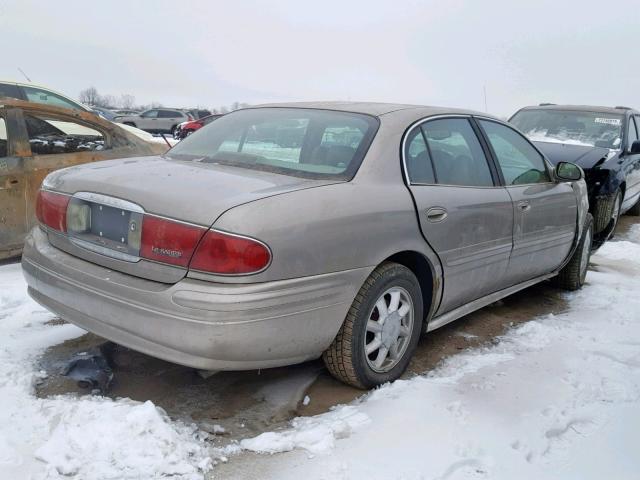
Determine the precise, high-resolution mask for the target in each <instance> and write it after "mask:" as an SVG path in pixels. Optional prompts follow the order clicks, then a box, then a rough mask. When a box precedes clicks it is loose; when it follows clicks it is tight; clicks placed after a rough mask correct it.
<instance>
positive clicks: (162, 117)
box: [158, 110, 186, 131]
mask: <svg viewBox="0 0 640 480" xmlns="http://www.w3.org/2000/svg"><path fill="white" fill-rule="evenodd" d="M185 120H186V118H185V117H184V116H183V114H182V113H181V112H178V111H176V110H160V111H159V113H158V125H159V127H158V128H160V129H162V130H165V131H170V130H171V129H172V127H174V126H175V125H177V124H179V123H181V122H183V121H185Z"/></svg>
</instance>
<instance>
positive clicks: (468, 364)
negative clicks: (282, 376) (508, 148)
mask: <svg viewBox="0 0 640 480" xmlns="http://www.w3.org/2000/svg"><path fill="white" fill-rule="evenodd" d="M629 238H630V239H632V240H633V241H620V242H613V243H608V244H606V245H605V246H604V247H603V248H602V249H600V251H599V252H598V253H597V255H595V256H594V258H593V259H592V263H593V264H594V270H595V271H591V272H589V277H588V283H589V284H588V285H587V286H586V287H585V288H584V289H583V290H582V291H580V292H577V293H572V294H567V300H568V304H569V311H568V312H567V313H565V314H562V315H555V316H554V315H549V316H546V317H543V318H539V319H536V320H532V321H530V322H528V323H525V324H523V325H521V326H519V327H517V328H514V329H512V330H511V331H510V332H509V333H507V334H506V335H504V336H503V337H501V338H500V340H499V342H497V343H496V344H495V345H493V346H491V347H486V348H483V349H475V350H471V351H468V352H464V353H461V354H459V355H455V356H453V357H450V358H449V360H448V361H447V362H445V364H444V365H442V366H441V367H440V368H438V369H437V370H435V371H433V372H431V373H429V374H428V375H425V376H422V377H415V378H412V379H410V380H402V381H397V382H395V383H394V384H392V385H386V386H383V387H382V388H379V389H377V390H375V391H374V392H372V393H370V394H369V395H367V396H366V397H364V398H362V399H361V400H360V401H359V402H356V403H354V404H352V405H349V406H340V407H337V408H335V409H334V410H333V411H331V412H329V413H326V414H323V415H319V416H316V417H312V418H303V419H296V420H294V422H293V423H292V425H291V427H290V428H288V429H286V430H284V431H280V432H269V433H264V434H262V435H260V436H258V437H255V438H253V439H246V440H243V441H242V442H241V446H242V447H243V448H244V449H246V450H251V451H255V452H263V453H274V452H284V451H290V450H294V449H297V450H296V451H294V452H292V453H290V454H284V455H280V456H277V457H273V458H272V459H269V460H263V459H260V458H258V459H257V461H261V462H262V463H263V464H264V465H262V466H261V468H265V469H266V470H265V471H268V472H269V476H270V477H272V478H278V479H289V478H290V479H297V478H302V477H304V478H305V479H315V478H339V479H342V478H344V479H347V478H348V479H360V478H367V479H392V478H393V479H395V478H398V479H400V478H402V479H476V478H477V479H482V478H491V479H508V480H513V479H516V478H517V479H519V480H521V479H536V480H539V479H547V478H559V479H581V480H585V479H603V478H611V479H616V480H626V479H629V480H631V479H634V480H635V479H638V478H640V455H638V451H639V450H638V448H639V447H638V445H640V433H639V432H640V296H639V295H638V292H640V245H639V244H638V242H640V225H636V226H634V229H632V231H631V234H630V237H629ZM232 461H233V460H232Z"/></svg>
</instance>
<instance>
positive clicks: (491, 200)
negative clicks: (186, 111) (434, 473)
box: [22, 103, 593, 388]
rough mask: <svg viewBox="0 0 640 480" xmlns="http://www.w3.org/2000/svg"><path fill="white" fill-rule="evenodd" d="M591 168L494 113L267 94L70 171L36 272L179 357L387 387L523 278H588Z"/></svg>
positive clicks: (46, 187) (158, 352)
mask: <svg viewBox="0 0 640 480" xmlns="http://www.w3.org/2000/svg"><path fill="white" fill-rule="evenodd" d="M588 208H589V206H588V201H587V190H586V184H585V182H584V179H583V172H582V170H581V169H580V168H579V167H578V166H576V165H574V164H571V163H559V164H558V165H557V166H555V167H552V166H551V164H550V163H549V162H548V161H547V160H546V159H545V157H544V155H542V154H541V153H540V151H539V150H538V149H537V148H536V147H535V146H534V145H533V144H532V143H531V142H530V141H529V140H527V138H526V137H525V136H524V135H523V134H521V133H520V132H519V131H518V130H516V129H515V128H514V127H513V126H511V125H509V124H507V123H505V122H502V121H500V120H498V119H496V118H493V117H489V116H487V115H486V114H480V113H474V112H469V111H464V110H454V109H448V108H435V107H420V106H412V105H393V104H378V103H303V104H280V105H275V106H262V107H252V108H246V109H242V110H238V111H235V112H232V113H230V114H228V115H225V116H223V117H221V118H219V119H218V120H216V121H215V122H213V123H211V124H209V125H205V126H204V127H203V128H201V129H199V130H198V131H196V132H194V133H193V134H192V135H190V136H189V137H187V138H185V139H184V140H183V141H182V142H180V143H178V144H177V145H176V146H175V147H173V148H172V149H171V150H170V151H169V152H168V153H167V154H165V155H163V156H157V157H152V158H150V159H146V160H144V159H126V160H111V161H106V162H101V163H99V164H87V165H80V166H77V167H73V168H69V169H65V170H61V171H58V172H53V173H51V174H50V175H49V176H48V177H47V178H46V179H45V180H44V183H43V185H42V189H41V190H40V192H39V195H38V204H37V211H38V218H39V226H37V227H35V228H34V229H33V230H32V231H31V234H30V235H29V237H28V239H27V241H26V244H25V249H24V254H23V256H22V268H23V272H24V275H25V278H26V280H27V283H28V288H29V294H30V295H31V296H32V298H34V299H35V300H36V301H37V302H39V303H40V304H42V305H43V306H45V307H46V308H48V309H49V310H51V311H52V312H55V313H56V314H57V315H59V316H60V317H61V318H63V319H65V320H67V321H69V322H72V323H74V324H76V325H79V326H80V327H82V328H85V329H87V330H89V331H91V332H94V333H96V334H97V335H100V336H102V337H105V338H107V339H110V340H112V341H114V342H116V343H119V344H122V345H125V346H127V347H130V348H133V349H135V350H138V351H141V352H143V353H146V354H149V355H152V356H155V357H159V358H162V359H165V360H168V361H171V362H175V363H179V364H183V365H187V366H191V367H194V368H198V369H205V370H247V369H257V368H268V367H276V366H282V365H289V364H294V363H298V362H303V361H306V360H310V359H314V358H318V357H323V359H324V361H325V364H326V365H327V367H328V369H329V371H330V372H331V373H332V374H333V375H334V376H335V377H337V378H338V379H340V380H342V381H344V382H346V383H348V384H351V385H353V386H356V387H359V388H369V387H372V386H375V385H379V384H381V383H384V382H388V381H392V380H394V379H396V378H398V377H399V376H400V375H401V374H402V372H403V371H404V370H405V368H406V367H407V365H408V363H409V361H410V359H411V357H412V355H413V353H414V351H415V348H416V346H417V344H418V341H419V339H420V335H421V333H422V332H425V331H431V330H434V329H436V328H438V327H441V326H442V325H445V324H447V323H449V322H451V321H453V320H456V319H458V318H460V317H462V316H464V315H466V314H468V313H470V312H472V311H474V310H477V309H478V308H481V307H483V306H485V305H488V304H490V303H492V302H495V301H497V300H498V299H500V298H503V297H505V296H507V295H510V294H512V293H514V292H517V291H519V290H521V289H524V288H526V287H529V286H531V285H534V284H536V283H538V282H542V281H544V280H547V279H553V280H554V281H555V282H556V283H557V284H558V285H559V286H561V287H564V288H567V289H578V288H580V287H581V286H582V284H583V283H584V281H585V276H586V273H587V264H588V262H589V256H590V253H591V245H592V236H593V223H592V218H591V215H590V214H589V213H588Z"/></svg>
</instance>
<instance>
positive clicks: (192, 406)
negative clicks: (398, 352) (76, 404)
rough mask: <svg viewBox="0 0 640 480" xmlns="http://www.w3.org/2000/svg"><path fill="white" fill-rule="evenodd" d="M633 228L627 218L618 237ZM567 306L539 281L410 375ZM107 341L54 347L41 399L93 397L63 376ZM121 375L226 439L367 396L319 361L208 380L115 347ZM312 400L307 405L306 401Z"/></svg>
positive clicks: (128, 386) (45, 362) (447, 336)
mask: <svg viewBox="0 0 640 480" xmlns="http://www.w3.org/2000/svg"><path fill="white" fill-rule="evenodd" d="M632 223H633V221H632V219H631V218H630V217H623V218H622V220H621V223H620V225H619V227H618V235H620V236H624V233H625V231H626V230H627V229H628V228H629V226H630V225H631V224H632ZM565 309H566V303H565V301H564V297H563V293H562V292H561V291H559V290H556V289H555V288H553V287H552V286H551V285H549V284H546V283H545V284H541V285H538V286H535V287H532V288H529V289H527V290H524V291H522V292H520V293H518V294H515V295H513V296H511V297H508V298H507V299H505V300H503V301H500V302H497V303H495V304H493V305H491V306H488V307H486V308H484V309H482V310H480V311H478V312H475V313H473V314H471V315H468V316H466V317H465V318H463V319H460V320H459V321H457V322H454V323H453V324H450V325H448V326H446V327H443V328H441V329H439V330H437V331H435V332H432V333H430V334H429V335H425V336H424V337H423V339H422V340H421V342H420V344H419V347H418V351H417V352H416V355H415V357H414V359H413V361H412V362H411V365H410V367H409V370H408V372H407V373H406V374H405V376H406V377H409V376H412V375H416V374H420V373H424V372H426V371H429V370H430V369H432V368H433V367H434V366H436V365H437V364H438V363H439V362H441V361H442V360H443V359H445V358H446V357H448V356H450V355H453V354H455V353H456V352H459V351H460V350H464V349H466V348H470V347H477V346H480V345H482V344H487V343H490V342H492V341H494V339H495V337H496V336H498V335H500V334H502V333H503V332H504V331H505V330H506V329H508V328H509V327H511V326H513V325H517V324H519V323H523V322H526V321H528V320H530V319H532V318H534V317H536V316H539V315H545V314H550V313H553V314H557V313H560V312H563V311H564V310H565ZM103 342H104V339H101V338H99V337H97V336H95V335H93V334H86V335H84V336H82V337H80V338H78V339H75V340H71V341H68V342H65V343H63V344H61V345H57V346H55V347H52V348H50V349H48V350H47V351H46V352H45V354H44V355H43V356H42V358H41V368H42V369H43V370H45V371H46V372H47V374H48V376H47V377H46V378H45V379H44V380H43V381H42V383H40V384H39V385H38V386H37V394H38V396H41V397H44V396H49V395H56V394H63V393H80V394H84V393H87V391H86V390H83V389H81V388H79V387H78V386H77V385H76V384H75V383H74V382H73V381H71V380H70V379H68V378H66V377H64V376H62V374H61V372H62V370H63V368H64V366H65V364H66V362H67V361H68V359H69V358H70V356H71V355H72V354H74V353H76V352H79V351H85V350H88V349H89V348H91V347H94V346H97V345H100V344H102V343H103ZM112 362H113V367H114V373H115V378H114V382H113V384H112V387H111V388H110V390H109V392H108V393H107V395H108V396H110V397H113V398H117V397H129V398H132V399H135V400H140V401H144V400H151V401H153V402H154V403H155V404H156V405H158V406H160V407H162V408H163V409H165V410H166V411H167V413H168V414H169V415H170V416H171V417H172V418H175V419H182V420H185V421H193V422H196V423H197V424H198V425H199V426H200V427H201V428H202V429H203V430H206V431H210V432H212V433H213V430H214V425H221V426H222V427H223V428H224V429H225V430H226V432H225V434H224V437H223V438H225V439H227V440H232V439H235V438H243V437H247V436H252V435H255V434H258V433H261V432H263V431H265V430H273V429H274V428H277V427H278V426H279V424H282V423H283V422H285V421H287V420H289V419H291V418H293V417H295V416H300V415H315V414H317V413H321V412H325V411H327V410H328V409H329V408H330V407H332V406H333V405H337V404H340V403H346V402H350V401H351V400H353V399H355V398H357V397H358V396H359V395H361V394H362V393H363V392H362V391H360V390H356V389H354V388H351V387H348V386H345V385H343V384H341V383H339V382H338V381H336V380H334V379H333V378H332V377H330V376H329V374H328V373H327V372H326V370H325V369H324V367H323V365H322V362H321V361H320V360H318V361H313V362H308V363H305V364H302V365H296V366H291V367H283V368H275V369H269V370H262V371H248V372H220V373H217V374H215V375H212V376H210V377H208V378H203V377H202V376H201V375H200V374H199V373H198V372H196V371H194V370H193V369H189V368H186V367H182V366H179V365H174V364H171V363H167V362H164V361H161V360H157V359H155V358H152V357H149V356H146V355H143V354H140V353H137V352H134V351H132V350H128V349H126V348H123V347H119V346H115V348H114V351H113V355H112ZM305 396H308V397H309V399H310V401H309V402H308V404H307V405H304V404H303V403H306V402H303V399H304V398H305Z"/></svg>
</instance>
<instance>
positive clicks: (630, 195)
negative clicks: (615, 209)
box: [620, 116, 640, 210]
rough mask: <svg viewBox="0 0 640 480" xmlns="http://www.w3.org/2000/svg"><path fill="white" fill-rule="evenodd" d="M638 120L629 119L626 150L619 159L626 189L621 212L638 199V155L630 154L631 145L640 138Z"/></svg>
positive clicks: (639, 173) (639, 155)
mask: <svg viewBox="0 0 640 480" xmlns="http://www.w3.org/2000/svg"><path fill="white" fill-rule="evenodd" d="M638 120H640V117H637V116H636V117H635V120H634V117H633V116H631V117H629V124H628V126H627V135H626V141H625V144H626V148H625V149H624V153H623V156H622V158H621V159H620V162H621V163H622V169H623V171H624V177H625V180H626V187H627V188H626V191H625V194H624V200H623V204H622V209H623V210H628V209H629V208H631V207H633V206H634V205H635V204H636V203H637V202H638V199H639V198H640V154H637V153H631V145H633V142H635V141H636V140H638V139H639V138H640V135H639V134H640V131H638V127H640V123H638Z"/></svg>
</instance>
